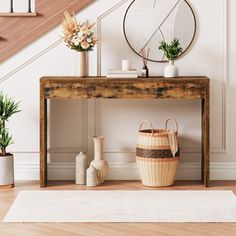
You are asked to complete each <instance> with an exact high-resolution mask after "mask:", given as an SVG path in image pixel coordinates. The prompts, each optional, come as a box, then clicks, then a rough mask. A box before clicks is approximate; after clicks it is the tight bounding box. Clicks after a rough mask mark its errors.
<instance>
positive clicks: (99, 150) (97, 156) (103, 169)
mask: <svg viewBox="0 0 236 236" xmlns="http://www.w3.org/2000/svg"><path fill="white" fill-rule="evenodd" d="M93 141H94V160H93V161H92V162H91V164H90V165H91V166H93V167H94V168H95V169H96V170H97V175H98V183H99V184H101V183H103V182H104V181H105V179H106V177H107V174H108V163H107V161H106V160H103V141H104V137H103V136H99V137H93Z"/></svg>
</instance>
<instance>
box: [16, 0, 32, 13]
mask: <svg viewBox="0 0 236 236" xmlns="http://www.w3.org/2000/svg"><path fill="white" fill-rule="evenodd" d="M13 12H15V13H27V12H29V0H14V1H13Z"/></svg>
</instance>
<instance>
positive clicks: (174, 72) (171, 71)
mask: <svg viewBox="0 0 236 236" xmlns="http://www.w3.org/2000/svg"><path fill="white" fill-rule="evenodd" d="M178 76H179V69H178V67H177V66H176V65H175V64H174V61H169V65H167V66H166V67H165V70H164V77H167V78H171V77H178Z"/></svg>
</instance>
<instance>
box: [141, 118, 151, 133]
mask: <svg viewBox="0 0 236 236" xmlns="http://www.w3.org/2000/svg"><path fill="white" fill-rule="evenodd" d="M145 123H146V124H148V125H149V126H150V127H151V130H152V134H153V133H154V131H153V126H152V123H151V122H150V121H149V120H143V121H142V123H141V125H140V126H139V131H140V130H141V128H142V127H143V125H144V124H145Z"/></svg>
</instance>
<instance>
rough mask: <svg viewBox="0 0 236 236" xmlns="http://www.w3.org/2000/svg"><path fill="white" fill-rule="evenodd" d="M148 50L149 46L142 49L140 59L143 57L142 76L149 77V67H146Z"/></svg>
mask: <svg viewBox="0 0 236 236" xmlns="http://www.w3.org/2000/svg"><path fill="white" fill-rule="evenodd" d="M149 52H150V48H149V49H148V50H147V52H146V50H145V48H144V49H143V50H142V52H141V53H142V59H143V68H142V77H143V78H148V77H149V69H148V66H147V64H148V58H149Z"/></svg>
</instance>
